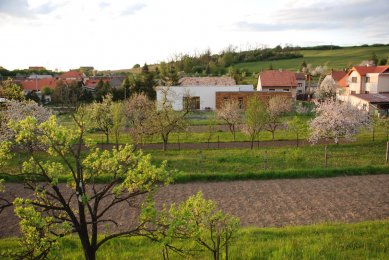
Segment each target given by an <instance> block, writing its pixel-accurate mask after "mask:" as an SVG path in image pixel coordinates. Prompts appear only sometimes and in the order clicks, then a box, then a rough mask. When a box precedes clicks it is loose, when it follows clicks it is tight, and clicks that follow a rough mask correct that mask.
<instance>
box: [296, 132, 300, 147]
mask: <svg viewBox="0 0 389 260" xmlns="http://www.w3.org/2000/svg"><path fill="white" fill-rule="evenodd" d="M296 145H297V147H299V134H297V135H296Z"/></svg>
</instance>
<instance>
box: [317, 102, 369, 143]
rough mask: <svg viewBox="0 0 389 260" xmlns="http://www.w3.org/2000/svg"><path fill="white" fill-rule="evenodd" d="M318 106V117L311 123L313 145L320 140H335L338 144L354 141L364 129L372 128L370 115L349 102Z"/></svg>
mask: <svg viewBox="0 0 389 260" xmlns="http://www.w3.org/2000/svg"><path fill="white" fill-rule="evenodd" d="M316 106H317V107H316V117H315V118H314V119H313V120H311V121H310V123H309V129H310V137H309V141H310V142H311V143H313V144H315V143H317V142H318V141H319V140H320V139H324V140H333V141H334V142H335V143H336V144H338V143H339V140H340V139H341V138H345V139H348V140H353V137H354V136H355V135H356V134H358V133H359V131H360V130H361V129H362V128H366V127H369V126H370V122H371V120H370V117H369V115H368V113H367V112H366V111H363V110H359V109H358V108H356V107H354V106H352V105H351V104H350V103H348V102H344V103H340V102H339V101H335V100H326V101H323V102H321V103H316Z"/></svg>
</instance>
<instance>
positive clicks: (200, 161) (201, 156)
mask: <svg viewBox="0 0 389 260" xmlns="http://www.w3.org/2000/svg"><path fill="white" fill-rule="evenodd" d="M202 160H203V152H202V151H201V150H199V173H201V163H202Z"/></svg>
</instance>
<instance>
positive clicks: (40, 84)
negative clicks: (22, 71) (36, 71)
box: [20, 78, 58, 91]
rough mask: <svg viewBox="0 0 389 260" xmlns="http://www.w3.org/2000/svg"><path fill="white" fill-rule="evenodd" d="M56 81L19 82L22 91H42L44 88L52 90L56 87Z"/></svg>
mask: <svg viewBox="0 0 389 260" xmlns="http://www.w3.org/2000/svg"><path fill="white" fill-rule="evenodd" d="M57 81H58V80H56V79H53V78H51V79H49V78H48V79H38V80H23V81H21V82H20V84H21V85H22V87H23V89H24V90H30V91H33V90H38V91H39V90H42V89H43V88H44V87H49V88H51V89H54V88H55V87H56V86H57Z"/></svg>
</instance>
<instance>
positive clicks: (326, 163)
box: [324, 145, 328, 168]
mask: <svg viewBox="0 0 389 260" xmlns="http://www.w3.org/2000/svg"><path fill="white" fill-rule="evenodd" d="M324 160H325V167H326V168H327V165H328V154H327V145H326V146H325V147H324Z"/></svg>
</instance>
